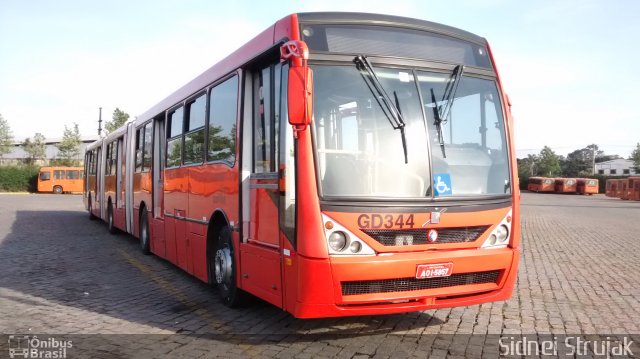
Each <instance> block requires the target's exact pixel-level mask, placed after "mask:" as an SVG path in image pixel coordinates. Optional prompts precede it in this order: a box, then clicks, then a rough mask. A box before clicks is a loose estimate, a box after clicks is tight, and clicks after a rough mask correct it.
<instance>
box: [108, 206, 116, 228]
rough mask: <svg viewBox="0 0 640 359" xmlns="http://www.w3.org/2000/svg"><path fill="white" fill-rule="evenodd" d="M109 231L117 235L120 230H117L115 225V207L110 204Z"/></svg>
mask: <svg viewBox="0 0 640 359" xmlns="http://www.w3.org/2000/svg"><path fill="white" fill-rule="evenodd" d="M107 229H108V230H109V233H111V234H117V233H118V228H116V226H115V224H114V223H113V205H112V204H111V202H109V207H108V208H107Z"/></svg>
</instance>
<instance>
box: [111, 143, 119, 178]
mask: <svg viewBox="0 0 640 359" xmlns="http://www.w3.org/2000/svg"><path fill="white" fill-rule="evenodd" d="M117 161H118V140H115V141H113V142H111V171H109V173H111V175H115V174H116V171H118V168H117V167H118V164H117V163H118V162H117Z"/></svg>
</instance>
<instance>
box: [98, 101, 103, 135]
mask: <svg viewBox="0 0 640 359" xmlns="http://www.w3.org/2000/svg"><path fill="white" fill-rule="evenodd" d="M98 111H99V112H98V136H100V135H101V134H102V107H100V108H99V109H98Z"/></svg>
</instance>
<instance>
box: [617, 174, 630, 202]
mask: <svg viewBox="0 0 640 359" xmlns="http://www.w3.org/2000/svg"><path fill="white" fill-rule="evenodd" d="M616 183H617V187H616V197H618V198H620V199H622V198H623V197H624V196H625V195H626V193H627V188H628V185H629V181H628V180H627V179H626V178H624V179H618V180H616Z"/></svg>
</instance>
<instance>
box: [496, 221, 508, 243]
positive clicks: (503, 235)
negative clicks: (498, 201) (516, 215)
mask: <svg viewBox="0 0 640 359" xmlns="http://www.w3.org/2000/svg"><path fill="white" fill-rule="evenodd" d="M496 237H497V239H498V243H505V242H506V241H507V239H509V229H508V228H507V226H505V225H504V224H501V225H499V226H498V228H497V229H496Z"/></svg>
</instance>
